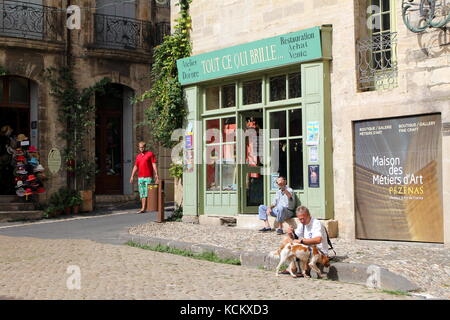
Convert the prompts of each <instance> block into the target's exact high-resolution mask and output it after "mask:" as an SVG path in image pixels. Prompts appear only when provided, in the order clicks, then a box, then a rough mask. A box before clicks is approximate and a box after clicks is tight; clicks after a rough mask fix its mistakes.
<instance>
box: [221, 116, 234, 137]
mask: <svg viewBox="0 0 450 320" xmlns="http://www.w3.org/2000/svg"><path fill="white" fill-rule="evenodd" d="M222 142H236V117H230V118H223V119H222Z"/></svg>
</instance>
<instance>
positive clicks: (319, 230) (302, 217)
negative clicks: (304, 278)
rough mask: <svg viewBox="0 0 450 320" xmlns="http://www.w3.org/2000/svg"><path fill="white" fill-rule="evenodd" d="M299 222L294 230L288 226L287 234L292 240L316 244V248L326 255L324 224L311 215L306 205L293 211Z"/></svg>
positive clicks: (326, 245)
mask: <svg viewBox="0 0 450 320" xmlns="http://www.w3.org/2000/svg"><path fill="white" fill-rule="evenodd" d="M295 214H296V215H297V218H298V220H299V221H300V224H299V225H298V227H297V229H295V230H294V228H292V227H291V226H289V228H288V230H287V234H288V236H289V237H290V238H291V239H293V240H294V242H298V243H301V244H305V245H316V247H317V249H319V251H320V252H321V253H322V254H323V255H325V256H328V237H327V232H326V230H325V227H324V225H323V224H322V222H320V220H318V219H316V218H313V217H311V214H310V213H309V210H308V208H307V207H304V206H300V207H298V208H297V210H296V211H295Z"/></svg>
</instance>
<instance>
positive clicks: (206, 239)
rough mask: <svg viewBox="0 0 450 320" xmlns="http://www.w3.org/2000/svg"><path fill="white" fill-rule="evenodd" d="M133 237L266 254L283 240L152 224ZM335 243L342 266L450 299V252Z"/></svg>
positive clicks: (431, 247) (429, 246) (408, 246)
mask: <svg viewBox="0 0 450 320" xmlns="http://www.w3.org/2000/svg"><path fill="white" fill-rule="evenodd" d="M129 233H130V234H134V235H143V236H151V237H155V238H162V239H172V240H177V241H185V242H191V243H203V244H207V245H213V246H219V247H223V248H227V249H231V250H238V251H239V250H243V251H258V252H262V253H269V252H270V251H273V250H275V249H277V247H278V245H279V243H280V241H281V240H282V238H283V236H280V235H277V234H276V233H275V232H265V233H262V232H258V231H256V230H249V229H240V228H236V227H226V226H211V225H201V224H188V223H177V222H166V223H163V224H158V223H154V222H150V223H146V224H142V225H139V226H135V227H133V228H130V229H129ZM331 240H332V242H333V246H334V248H335V250H336V253H337V256H338V258H339V259H338V260H339V261H340V262H349V263H363V264H376V265H379V266H381V267H384V268H387V269H388V270H390V271H392V272H394V273H397V274H399V275H402V276H404V277H405V278H407V279H408V280H410V281H411V282H413V283H415V284H417V285H418V286H419V287H420V288H422V289H423V291H424V292H422V293H423V294H425V295H431V296H432V297H435V298H439V299H450V249H449V248H444V247H443V246H442V245H436V244H434V245H433V244H418V243H415V244H414V243H411V244H407V243H404V242H402V243H399V242H395V241H347V240H344V239H340V238H337V239H331ZM330 255H331V256H332V255H333V253H332V252H331V253H330Z"/></svg>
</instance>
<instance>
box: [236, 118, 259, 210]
mask: <svg viewBox="0 0 450 320" xmlns="http://www.w3.org/2000/svg"><path fill="white" fill-rule="evenodd" d="M240 125H241V128H242V130H241V135H242V137H241V139H239V140H240V141H241V144H240V146H241V152H240V154H241V158H240V161H239V163H240V164H241V183H240V185H241V188H240V192H241V194H240V199H241V213H256V212H258V206H259V205H261V204H263V203H264V176H263V174H262V173H263V163H264V161H263V156H264V150H263V147H264V141H263V129H264V128H263V126H264V121H263V111H262V110H256V111H248V112H243V113H241V114H240Z"/></svg>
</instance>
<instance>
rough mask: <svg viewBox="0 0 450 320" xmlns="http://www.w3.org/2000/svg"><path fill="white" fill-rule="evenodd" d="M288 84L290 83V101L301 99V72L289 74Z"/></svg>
mask: <svg viewBox="0 0 450 320" xmlns="http://www.w3.org/2000/svg"><path fill="white" fill-rule="evenodd" d="M288 82H289V99H293V98H299V97H301V96H302V87H301V76H300V72H296V73H291V74H289V76H288Z"/></svg>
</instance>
